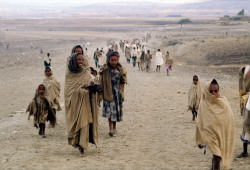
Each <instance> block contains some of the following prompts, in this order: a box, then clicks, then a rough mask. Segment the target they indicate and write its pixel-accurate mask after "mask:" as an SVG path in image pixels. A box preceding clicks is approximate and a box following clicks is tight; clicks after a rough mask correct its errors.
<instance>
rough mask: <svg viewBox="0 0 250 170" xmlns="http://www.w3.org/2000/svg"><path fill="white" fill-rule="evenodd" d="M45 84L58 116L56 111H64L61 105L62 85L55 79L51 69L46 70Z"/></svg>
mask: <svg viewBox="0 0 250 170" xmlns="http://www.w3.org/2000/svg"><path fill="white" fill-rule="evenodd" d="M43 84H44V85H45V87H46V89H47V92H48V96H49V101H50V104H51V106H52V108H53V109H54V113H55V114H56V111H60V110H62V109H61V106H60V103H59V98H60V91H61V85H60V82H59V81H58V80H57V79H56V78H55V77H54V75H53V72H52V70H51V68H50V67H46V68H45V79H44V80H43Z"/></svg>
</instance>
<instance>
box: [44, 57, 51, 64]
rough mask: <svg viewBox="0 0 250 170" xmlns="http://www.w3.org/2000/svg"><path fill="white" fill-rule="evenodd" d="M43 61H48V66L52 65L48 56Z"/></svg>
mask: <svg viewBox="0 0 250 170" xmlns="http://www.w3.org/2000/svg"><path fill="white" fill-rule="evenodd" d="M43 60H44V61H46V62H47V63H48V64H50V62H51V59H50V58H49V57H48V56H46V57H44V58H43Z"/></svg>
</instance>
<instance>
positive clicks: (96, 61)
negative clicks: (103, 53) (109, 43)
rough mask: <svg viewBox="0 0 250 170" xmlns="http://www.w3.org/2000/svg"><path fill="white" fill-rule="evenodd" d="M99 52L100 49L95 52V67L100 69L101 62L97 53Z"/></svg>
mask: <svg viewBox="0 0 250 170" xmlns="http://www.w3.org/2000/svg"><path fill="white" fill-rule="evenodd" d="M98 52H99V49H98V48H97V49H96V51H95V52H94V57H93V58H94V60H95V67H96V68H98V67H99V61H98V57H97V53H98Z"/></svg>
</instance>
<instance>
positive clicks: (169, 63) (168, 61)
mask: <svg viewBox="0 0 250 170" xmlns="http://www.w3.org/2000/svg"><path fill="white" fill-rule="evenodd" d="M165 63H166V71H167V75H168V76H169V71H170V70H172V66H173V63H174V61H173V58H172V57H171V56H170V55H169V52H168V51H167V54H166V62H165Z"/></svg>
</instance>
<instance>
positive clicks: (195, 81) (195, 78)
mask: <svg viewBox="0 0 250 170" xmlns="http://www.w3.org/2000/svg"><path fill="white" fill-rule="evenodd" d="M193 82H194V84H195V85H197V83H198V77H194V78H193Z"/></svg>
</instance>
